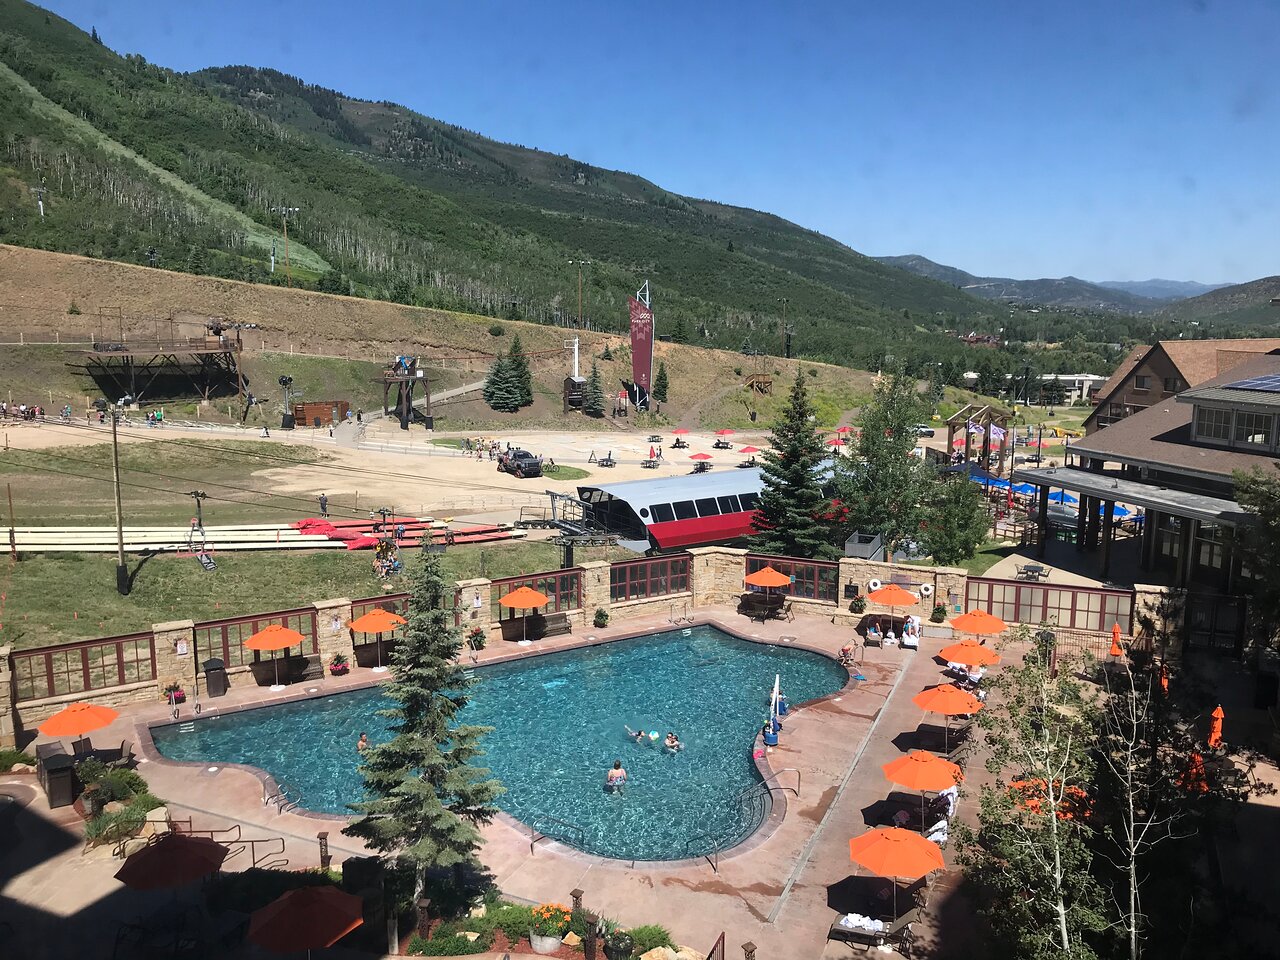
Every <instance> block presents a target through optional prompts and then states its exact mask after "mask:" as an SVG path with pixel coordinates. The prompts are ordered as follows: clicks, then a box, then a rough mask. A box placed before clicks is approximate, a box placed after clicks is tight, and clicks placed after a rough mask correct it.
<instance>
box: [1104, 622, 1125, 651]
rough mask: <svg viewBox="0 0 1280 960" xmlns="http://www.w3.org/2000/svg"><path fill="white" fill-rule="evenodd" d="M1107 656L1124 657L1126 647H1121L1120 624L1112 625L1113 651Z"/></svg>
mask: <svg viewBox="0 0 1280 960" xmlns="http://www.w3.org/2000/svg"><path fill="white" fill-rule="evenodd" d="M1107 655H1108V656H1111V657H1123V656H1124V647H1122V646H1120V624H1118V623H1113V624H1112V625H1111V650H1110V651H1109V652H1108V654H1107Z"/></svg>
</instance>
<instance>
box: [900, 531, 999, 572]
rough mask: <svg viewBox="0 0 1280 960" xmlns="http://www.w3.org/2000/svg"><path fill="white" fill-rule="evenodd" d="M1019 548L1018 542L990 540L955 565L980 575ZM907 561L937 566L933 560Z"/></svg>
mask: <svg viewBox="0 0 1280 960" xmlns="http://www.w3.org/2000/svg"><path fill="white" fill-rule="evenodd" d="M1017 550H1018V547H1017V545H1016V544H1012V543H1007V542H1005V541H1003V540H988V541H987V542H986V543H984V544H982V545H981V546H980V547H978V552H977V553H975V554H974V555H973V556H972V557H970V558H969V559H968V560H964V561H962V562H960V563H957V564H955V566H957V567H963V568H964V569H965V570H968V571H969V576H971V577H980V576H982V575H983V574H984V573H986V572H987V571H988V570H990V569H991V568H992V567H994V566H995V565H996V564H997V563H999V562H1000V561H1001V560H1003V559H1004V558H1005V557H1007V556H1009V555H1010V554H1012V553H1015V552H1017ZM907 563H909V564H911V565H913V566H917V567H934V566H937V564H935V563H934V562H933V561H932V560H908V561H907Z"/></svg>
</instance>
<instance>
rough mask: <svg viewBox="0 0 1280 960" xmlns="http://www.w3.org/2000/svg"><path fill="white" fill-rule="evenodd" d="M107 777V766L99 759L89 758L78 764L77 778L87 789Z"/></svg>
mask: <svg viewBox="0 0 1280 960" xmlns="http://www.w3.org/2000/svg"><path fill="white" fill-rule="evenodd" d="M106 775H107V765H106V764H105V763H103V762H102V761H101V760H99V759H98V758H97V757H87V758H85V759H84V760H81V761H80V762H79V763H77V764H76V776H77V777H79V778H80V782H81V783H83V784H84V785H85V786H86V787H89V786H92V785H93V784H95V783H100V782H101V781H102V778H103V777H105V776H106Z"/></svg>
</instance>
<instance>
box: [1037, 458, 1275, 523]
mask: <svg viewBox="0 0 1280 960" xmlns="http://www.w3.org/2000/svg"><path fill="white" fill-rule="evenodd" d="M1013 479H1014V480H1015V481H1019V482H1022V483H1032V484H1035V485H1036V486H1041V487H1058V488H1060V489H1063V490H1070V491H1072V492H1074V493H1079V494H1083V495H1084V496H1089V497H1097V498H1098V499H1099V500H1111V501H1114V502H1116V503H1128V504H1132V505H1133V506H1135V507H1142V508H1144V509H1146V510H1159V511H1160V512H1161V513H1168V514H1172V515H1173V516H1175V517H1187V518H1188V519H1191V520H1204V521H1207V522H1209V523H1223V524H1226V525H1228V526H1232V527H1238V526H1243V525H1245V524H1248V523H1250V522H1252V518H1251V516H1250V514H1248V513H1246V512H1245V510H1244V508H1243V507H1241V506H1240V504H1238V503H1236V501H1234V500H1227V499H1224V498H1221V497H1210V496H1207V495H1205V494H1203V493H1190V492H1187V491H1185V490H1171V489H1169V488H1168V487H1161V486H1157V485H1156V484H1153V483H1142V482H1141V481H1138V480H1128V479H1125V478H1123V477H1118V476H1116V475H1115V474H1112V473H1096V472H1094V471H1092V470H1081V469H1079V468H1077V467H1048V468H1039V469H1034V470H1032V469H1027V468H1025V467H1018V468H1015V469H1014V471H1013Z"/></svg>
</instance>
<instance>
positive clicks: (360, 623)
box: [347, 607, 409, 673]
mask: <svg viewBox="0 0 1280 960" xmlns="http://www.w3.org/2000/svg"><path fill="white" fill-rule="evenodd" d="M408 622H409V621H408V620H406V619H405V618H404V617H402V616H400V614H398V613H394V612H392V611H391V610H387V609H384V608H383V607H374V608H373V609H372V610H370V611H369V612H368V613H366V614H362V615H361V616H358V617H356V618H355V619H354V620H352V621H351V622H350V623H348V624H347V626H348V627H350V628H351V629H352V630H354V631H355V632H356V633H392V632H394V631H395V629H396V628H397V627H403V626H404V625H405V624H406V623H408ZM377 646H378V665H377V666H376V667H374V668H373V672H374V673H382V672H383V671H384V670H386V669H387V668H386V667H384V666H383V665H382V644H381V643H379V644H378V645H377Z"/></svg>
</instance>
